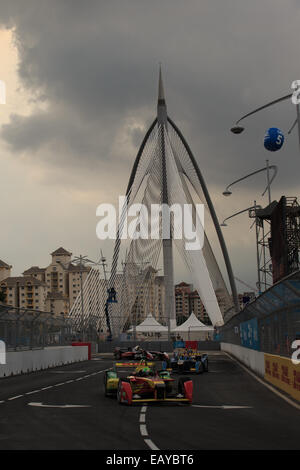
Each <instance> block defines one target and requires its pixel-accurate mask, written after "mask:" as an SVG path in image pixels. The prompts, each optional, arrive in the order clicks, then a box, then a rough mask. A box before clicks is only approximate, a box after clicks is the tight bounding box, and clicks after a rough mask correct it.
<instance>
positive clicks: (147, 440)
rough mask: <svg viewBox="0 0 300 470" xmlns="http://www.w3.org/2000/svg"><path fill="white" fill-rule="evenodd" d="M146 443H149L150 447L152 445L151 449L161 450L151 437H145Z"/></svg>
mask: <svg viewBox="0 0 300 470" xmlns="http://www.w3.org/2000/svg"><path fill="white" fill-rule="evenodd" d="M144 441H145V443H146V444H147V446H148V447H150V449H151V450H159V448H158V447H156V445H155V444H154V442H152V441H151V439H144Z"/></svg>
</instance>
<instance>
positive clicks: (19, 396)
mask: <svg viewBox="0 0 300 470" xmlns="http://www.w3.org/2000/svg"><path fill="white" fill-rule="evenodd" d="M107 370H111V367H109V368H107V369H104V370H99V371H98V372H94V373H92V374H89V375H84V376H83V377H78V379H72V380H68V381H66V382H61V383H58V384H54V385H49V386H48V387H43V388H41V389H39V390H32V391H31V392H26V393H24V394H23V395H17V396H15V397H10V398H8V399H7V401H12V400H16V399H17V398H21V397H23V396H24V395H32V394H33V393H39V392H42V391H43V390H49V389H50V388H53V387H60V386H62V385H66V384H69V383H71V382H76V381H78V380H83V379H86V378H88V377H91V376H92V375H96V374H102V373H103V372H106V371H107ZM57 372H58V371H57ZM68 372H69V371H68ZM78 372H79V371H78ZM80 372H85V371H80ZM1 403H5V400H2V401H1V400H0V404H1Z"/></svg>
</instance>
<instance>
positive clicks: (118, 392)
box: [104, 361, 193, 405]
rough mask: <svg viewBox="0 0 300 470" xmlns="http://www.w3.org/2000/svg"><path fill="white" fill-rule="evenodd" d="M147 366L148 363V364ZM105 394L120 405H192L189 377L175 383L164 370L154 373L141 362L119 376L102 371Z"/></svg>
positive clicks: (145, 363)
mask: <svg viewBox="0 0 300 470" xmlns="http://www.w3.org/2000/svg"><path fill="white" fill-rule="evenodd" d="M150 364H151V363H150ZM104 393H105V395H106V396H107V395H115V396H116V397H117V400H118V402H119V403H121V404H123V403H124V404H127V405H131V404H133V403H144V402H182V403H192V400H193V382H192V380H191V379H190V378H189V377H180V378H179V380H178V384H177V389H176V383H175V379H173V378H172V377H171V375H170V372H169V371H167V370H160V371H155V370H154V369H153V368H151V367H149V363H147V362H145V361H141V362H140V363H139V364H138V365H137V367H136V368H135V370H134V371H133V372H132V373H131V374H130V375H127V376H124V377H121V376H119V375H118V372H117V371H116V370H115V371H106V372H105V376H104Z"/></svg>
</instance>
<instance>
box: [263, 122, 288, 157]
mask: <svg viewBox="0 0 300 470" xmlns="http://www.w3.org/2000/svg"><path fill="white" fill-rule="evenodd" d="M283 142H284V134H283V132H282V131H281V130H280V129H277V127H270V129H268V130H267V132H266V133H265V139H264V146H265V148H266V149H267V150H270V151H271V152H276V150H280V149H281V147H282V145H283Z"/></svg>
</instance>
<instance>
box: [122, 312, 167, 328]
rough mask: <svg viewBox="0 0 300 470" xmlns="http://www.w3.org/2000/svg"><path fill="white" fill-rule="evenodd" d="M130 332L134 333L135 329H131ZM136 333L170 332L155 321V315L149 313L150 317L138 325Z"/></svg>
mask: <svg viewBox="0 0 300 470" xmlns="http://www.w3.org/2000/svg"><path fill="white" fill-rule="evenodd" d="M128 331H129V332H131V331H133V327H131V328H130V329H129V330H128ZM136 331H140V332H151V331H154V332H158V331H161V332H162V331H168V328H167V327H166V326H163V325H161V324H160V323H159V322H158V321H157V320H155V318H154V317H153V315H152V314H151V313H149V315H148V316H147V317H146V318H145V320H144V321H143V322H142V323H140V324H139V325H137V327H136Z"/></svg>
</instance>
